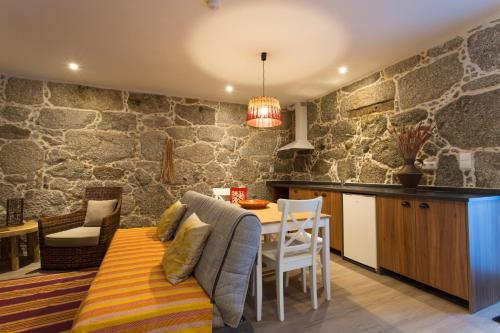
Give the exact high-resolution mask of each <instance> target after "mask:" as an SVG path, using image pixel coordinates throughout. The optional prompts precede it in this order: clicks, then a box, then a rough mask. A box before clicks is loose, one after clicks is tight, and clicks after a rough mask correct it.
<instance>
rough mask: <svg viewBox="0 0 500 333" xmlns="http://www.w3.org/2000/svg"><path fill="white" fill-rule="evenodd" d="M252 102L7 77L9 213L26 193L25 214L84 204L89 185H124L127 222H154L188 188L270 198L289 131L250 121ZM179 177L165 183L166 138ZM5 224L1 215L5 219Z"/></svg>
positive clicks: (2, 136) (3, 139) (1, 95)
mask: <svg viewBox="0 0 500 333" xmlns="http://www.w3.org/2000/svg"><path fill="white" fill-rule="evenodd" d="M245 116H246V107H245V106H244V105H236V104H228V103H221V102H209V101H199V100H196V99H188V98H177V97H167V96H161V95H151V94H142V93H133V92H127V91H117V90H108V89H99V88H92V87H86V86H80V85H71V84H61V83H53V82H42V81H34V80H26V79H20V78H15V77H7V76H5V75H1V76H0V205H1V207H0V214H5V208H4V205H5V200H6V199H7V198H10V197H16V196H24V197H25V215H26V216H27V217H39V216H47V215H53V214H60V213H62V212H68V211H70V210H72V209H75V208H76V207H78V206H79V204H80V200H81V198H82V194H83V192H84V188H85V186H93V185H109V186H111V185H119V186H123V187H124V192H125V194H124V197H123V208H122V221H123V224H124V225H126V226H133V225H151V224H154V223H155V221H156V218H157V217H158V216H159V215H160V214H161V212H162V211H163V210H164V209H165V207H166V206H167V205H168V204H170V203H171V202H172V200H176V199H177V198H179V197H180V196H181V195H182V194H183V192H185V191H186V190H190V189H192V190H196V191H199V192H202V193H206V194H211V189H212V187H228V186H237V185H247V186H248V187H249V193H250V196H252V197H266V196H267V195H268V194H267V189H266V187H265V181H266V180H268V179H271V178H272V177H273V175H272V168H273V159H274V156H275V151H276V148H277V147H278V146H281V145H282V144H283V142H281V141H282V140H285V141H287V140H289V137H287V136H288V135H289V131H287V130H286V128H288V127H289V123H290V121H289V117H288V114H285V117H284V118H285V125H284V128H285V130H275V129H271V130H254V129H250V128H248V127H247V126H246V125H245ZM166 137H171V138H173V139H174V140H175V155H176V158H175V167H176V179H175V182H174V184H163V183H162V182H161V180H160V174H161V160H162V154H163V149H164V140H165V138H166ZM4 221H5V219H4V217H3V216H0V224H3V223H4Z"/></svg>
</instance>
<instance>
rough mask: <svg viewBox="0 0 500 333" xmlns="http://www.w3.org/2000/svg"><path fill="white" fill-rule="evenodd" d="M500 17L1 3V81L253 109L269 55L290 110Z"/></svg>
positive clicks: (256, 0) (329, 6) (404, 0)
mask: <svg viewBox="0 0 500 333" xmlns="http://www.w3.org/2000/svg"><path fill="white" fill-rule="evenodd" d="M499 13H500V1H498V0H439V1H437V0H419V1H415V0H377V1H373V0H351V1H347V0H281V1H280V0H223V1H222V7H221V8H220V9H218V10H210V9H208V8H207V7H206V6H205V1H204V0H135V1H132V0H106V1H102V0H64V1H63V0H31V1H30V0H24V1H19V0H0V72H3V73H6V74H10V75H17V76H23V77H30V78H39V79H48V80H56V81H63V82H74V83H83V84H88V85H94V86H100V87H109V88H118V89H127V90H134V91H144V92H153V93H162V94H166V95H173V96H184V97H197V98H204V99H210V100H224V101H234V102H242V103H245V102H247V100H248V99H249V98H250V97H252V96H254V95H258V94H260V93H261V87H260V86H261V63H260V59H259V54H260V52H261V51H267V52H268V53H269V56H268V61H267V63H266V76H267V83H268V85H267V89H266V90H267V92H268V93H269V94H270V95H274V96H275V97H278V98H280V99H281V102H282V104H286V103H289V102H293V101H298V100H304V99H307V98H312V97H316V96H320V95H322V94H325V93H327V92H329V91H332V90H334V89H335V88H336V87H339V86H341V85H344V84H346V83H349V82H351V81H354V80H355V79H357V78H359V77H361V76H363V75H365V74H369V73H371V72H373V71H375V70H378V69H381V68H383V67H384V66H386V65H389V64H392V63H393V62H395V61H397V60H400V59H403V58H405V57H407V56H411V55H413V54H416V53H418V52H419V51H421V50H424V49H426V48H428V47H432V46H434V45H436V44H439V43H440V42H443V41H445V40H446V39H448V38H450V37H452V36H454V35H455V34H456V33H457V32H462V31H464V30H466V29H469V28H472V27H474V25H475V24H477V23H480V22H482V21H483V20H486V19H487V18H492V17H494V14H499ZM69 61H74V62H77V63H79V64H80V65H81V67H82V68H81V70H80V71H79V72H76V73H75V72H71V71H69V70H68V69H67V67H66V66H67V63H68V62H69ZM341 65H344V66H347V67H348V68H349V72H348V73H347V74H346V75H340V74H339V73H338V71H337V69H338V67H339V66H341ZM226 84H232V85H234V89H235V90H234V92H233V93H232V94H231V95H229V94H227V93H226V92H225V91H224V87H225V86H226Z"/></svg>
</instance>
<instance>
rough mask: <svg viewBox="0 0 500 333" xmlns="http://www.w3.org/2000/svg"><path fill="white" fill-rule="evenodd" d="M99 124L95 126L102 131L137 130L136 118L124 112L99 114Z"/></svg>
mask: <svg viewBox="0 0 500 333" xmlns="http://www.w3.org/2000/svg"><path fill="white" fill-rule="evenodd" d="M101 116H102V119H101V122H100V123H99V125H98V126H97V128H98V129H102V130H115V131H134V130H136V129H137V116H136V115H135V114H133V113H126V112H112V111H106V112H101Z"/></svg>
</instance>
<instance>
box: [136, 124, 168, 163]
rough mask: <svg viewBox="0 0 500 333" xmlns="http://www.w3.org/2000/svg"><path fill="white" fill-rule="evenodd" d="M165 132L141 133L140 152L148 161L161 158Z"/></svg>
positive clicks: (165, 136) (163, 149)
mask: <svg viewBox="0 0 500 333" xmlns="http://www.w3.org/2000/svg"><path fill="white" fill-rule="evenodd" d="M166 138H167V134H166V133H165V132H162V131H150V132H144V133H141V136H140V142H141V154H142V156H143V157H144V158H145V159H146V160H149V161H161V160H163V152H164V151H165V139H166Z"/></svg>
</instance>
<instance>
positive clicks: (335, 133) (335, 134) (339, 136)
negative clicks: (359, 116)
mask: <svg viewBox="0 0 500 333" xmlns="http://www.w3.org/2000/svg"><path fill="white" fill-rule="evenodd" d="M355 134H356V127H355V123H354V122H353V121H351V120H340V121H337V122H336V123H334V124H333V125H332V126H331V127H330V135H331V136H332V143H333V144H338V143H342V142H345V141H347V140H349V139H350V138H352V137H353V136H354V135H355Z"/></svg>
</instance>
